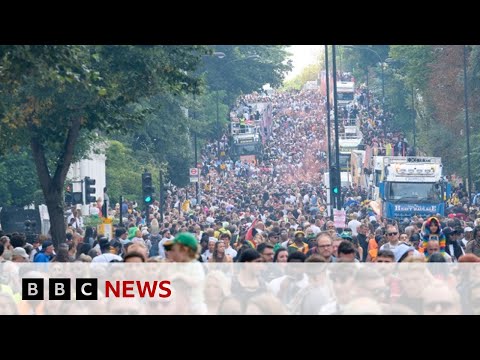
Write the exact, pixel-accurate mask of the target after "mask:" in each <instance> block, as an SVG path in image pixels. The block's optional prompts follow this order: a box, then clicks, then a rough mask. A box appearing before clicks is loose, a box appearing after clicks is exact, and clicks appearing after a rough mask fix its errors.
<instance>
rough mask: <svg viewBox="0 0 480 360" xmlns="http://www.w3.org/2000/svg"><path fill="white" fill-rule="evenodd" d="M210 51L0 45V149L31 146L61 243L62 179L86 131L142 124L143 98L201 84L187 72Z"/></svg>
mask: <svg viewBox="0 0 480 360" xmlns="http://www.w3.org/2000/svg"><path fill="white" fill-rule="evenodd" d="M207 52H208V50H207V48H206V47H203V46H130V45H128V46H86V45H68V46H67V45H35V46H28V45H25V46H0V67H1V69H2V71H1V72H0V98H1V101H0V104H1V105H0V116H1V122H0V148H1V149H3V150H6V149H8V150H10V149H12V148H14V149H15V147H18V146H19V145H20V144H30V147H31V150H32V155H33V158H34V163H35V166H36V170H37V175H38V179H39V182H40V185H41V188H42V190H43V193H44V196H45V200H46V205H47V207H48V210H49V214H50V221H51V231H52V238H53V240H54V242H55V243H58V242H60V241H63V239H64V230H65V229H64V219H63V208H62V205H61V204H62V189H63V183H64V181H65V178H66V175H67V172H68V169H69V167H70V164H71V162H72V160H73V159H74V155H75V148H76V145H77V143H78V141H79V139H80V138H81V137H82V134H85V136H87V137H88V132H89V131H93V130H101V131H104V132H106V133H109V132H112V131H119V130H122V129H126V128H128V127H130V126H135V125H137V126H138V125H139V124H141V123H143V121H144V119H145V116H146V115H147V113H148V108H145V107H142V106H139V105H137V103H138V102H139V101H141V100H142V99H145V98H149V97H151V96H156V95H158V94H162V93H168V92H171V93H174V94H181V93H182V92H185V91H191V90H192V89H193V88H195V87H196V86H198V79H196V78H195V77H194V76H191V75H189V74H192V73H193V72H194V70H195V68H196V66H197V64H198V63H199V61H200V59H201V57H202V55H204V54H206V53H207ZM51 164H54V165H53V166H52V165H51Z"/></svg>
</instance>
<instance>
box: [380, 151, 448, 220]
mask: <svg viewBox="0 0 480 360" xmlns="http://www.w3.org/2000/svg"><path fill="white" fill-rule="evenodd" d="M374 163H375V171H374V173H373V174H372V183H373V184H372V185H373V197H372V198H373V200H376V201H377V202H379V203H380V205H381V206H380V209H381V215H382V216H384V217H386V218H389V219H399V220H401V219H404V218H411V217H412V216H414V215H418V216H421V217H423V218H427V217H429V216H432V215H436V214H440V215H442V216H444V215H445V202H446V199H447V198H448V197H449V196H450V192H451V187H450V184H448V183H447V182H445V181H444V180H443V176H442V168H443V165H442V159H441V158H439V157H414V156H411V157H403V156H377V157H375V158H374Z"/></svg>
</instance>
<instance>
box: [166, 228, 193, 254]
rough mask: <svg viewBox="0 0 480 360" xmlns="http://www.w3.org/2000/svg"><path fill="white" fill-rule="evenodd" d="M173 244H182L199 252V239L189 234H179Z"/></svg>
mask: <svg viewBox="0 0 480 360" xmlns="http://www.w3.org/2000/svg"><path fill="white" fill-rule="evenodd" d="M173 244H181V245H183V246H186V247H189V248H191V249H192V250H193V251H197V248H198V242H197V239H195V236H193V235H192V234H190V233H188V232H184V233H179V234H177V236H175V239H173ZM163 246H165V244H164V245H163Z"/></svg>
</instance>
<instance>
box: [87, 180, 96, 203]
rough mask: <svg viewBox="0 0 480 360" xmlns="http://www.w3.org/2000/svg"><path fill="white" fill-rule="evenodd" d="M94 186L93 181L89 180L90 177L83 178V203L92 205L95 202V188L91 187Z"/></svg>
mask: <svg viewBox="0 0 480 360" xmlns="http://www.w3.org/2000/svg"><path fill="white" fill-rule="evenodd" d="M93 185H95V179H90V177H88V176H85V203H86V204H90V203H94V202H95V201H97V199H96V197H95V195H91V194H95V188H94V187H93Z"/></svg>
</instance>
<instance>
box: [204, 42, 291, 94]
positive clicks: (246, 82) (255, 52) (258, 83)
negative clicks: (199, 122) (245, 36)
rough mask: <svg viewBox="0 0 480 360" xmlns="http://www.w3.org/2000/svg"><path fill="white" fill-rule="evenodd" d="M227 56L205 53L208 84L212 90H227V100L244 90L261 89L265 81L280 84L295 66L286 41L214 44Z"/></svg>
mask: <svg viewBox="0 0 480 360" xmlns="http://www.w3.org/2000/svg"><path fill="white" fill-rule="evenodd" d="M213 48H214V50H215V51H216V52H222V53H224V54H225V57H224V58H222V59H219V58H218V57H216V56H206V57H204V61H203V63H204V69H205V73H206V80H207V84H208V86H209V87H210V89H211V90H217V89H221V90H225V91H226V99H227V103H233V102H234V101H235V99H236V98H237V97H238V96H239V95H241V94H248V93H251V92H253V91H258V90H259V89H260V88H261V87H262V86H263V85H265V84H270V85H271V86H272V87H280V86H281V85H282V83H283V80H284V78H285V75H286V74H287V73H288V72H289V71H290V70H292V62H291V60H289V59H288V56H289V53H288V51H287V49H288V47H287V46H285V45H215V46H214V47H213Z"/></svg>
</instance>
